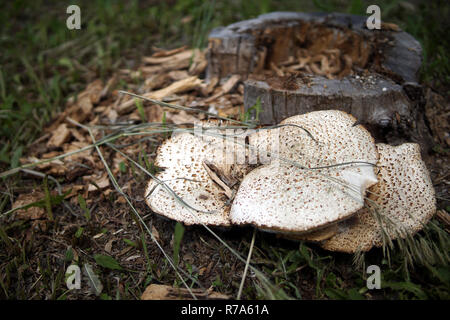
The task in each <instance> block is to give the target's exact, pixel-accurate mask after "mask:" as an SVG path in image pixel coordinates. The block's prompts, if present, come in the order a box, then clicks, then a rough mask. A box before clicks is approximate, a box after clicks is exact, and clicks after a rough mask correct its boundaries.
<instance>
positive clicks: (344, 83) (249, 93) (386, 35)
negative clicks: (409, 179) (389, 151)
mask: <svg viewBox="0 0 450 320" xmlns="http://www.w3.org/2000/svg"><path fill="white" fill-rule="evenodd" d="M366 19H367V17H363V16H355V15H348V14H337V13H334V14H325V13H301V12H274V13H270V14H265V15H261V16H259V17H258V18H256V19H251V20H246V21H241V22H238V23H234V24H232V25H229V26H227V27H221V28H216V29H214V30H213V31H212V32H211V33H210V35H209V50H208V68H207V79H208V80H212V79H217V78H218V79H221V78H225V77H228V76H230V75H232V74H239V75H241V77H242V78H243V79H247V80H246V81H245V86H244V88H245V89H244V106H245V110H249V109H250V108H251V107H252V106H253V105H255V103H256V102H257V100H258V99H259V100H260V102H261V112H260V114H259V120H260V122H261V124H276V123H279V122H280V121H281V120H283V119H285V118H287V117H290V116H292V115H296V114H302V113H306V112H310V111H314V110H327V109H338V110H343V111H346V112H349V113H351V114H352V115H354V116H355V117H356V118H357V119H358V122H359V123H361V124H364V125H366V126H367V127H368V129H369V130H370V131H371V132H372V134H374V136H375V138H376V139H377V140H378V141H383V142H390V143H397V142H398V143H400V142H402V141H405V140H409V141H411V140H412V141H416V142H419V143H421V144H422V145H424V146H426V147H428V139H429V133H428V130H427V128H426V125H425V122H424V119H423V115H424V112H423V105H421V103H420V102H421V100H422V99H421V97H422V88H421V86H420V85H419V84H418V80H417V73H418V70H419V68H420V66H421V61H422V48H421V46H420V44H419V43H418V42H417V41H416V40H415V39H414V38H413V37H412V36H411V35H409V34H408V33H406V32H403V31H401V30H399V28H398V27H397V26H396V25H393V24H382V29H381V30H369V29H367V28H366V26H365V25H366Z"/></svg>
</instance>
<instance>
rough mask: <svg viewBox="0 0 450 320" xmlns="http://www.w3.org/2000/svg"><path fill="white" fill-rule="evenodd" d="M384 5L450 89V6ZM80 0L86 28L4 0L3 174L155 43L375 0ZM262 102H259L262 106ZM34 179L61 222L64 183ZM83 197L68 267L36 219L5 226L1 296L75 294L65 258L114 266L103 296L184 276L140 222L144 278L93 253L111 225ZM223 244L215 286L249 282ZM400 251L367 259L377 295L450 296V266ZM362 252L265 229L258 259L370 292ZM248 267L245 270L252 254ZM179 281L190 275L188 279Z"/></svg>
mask: <svg viewBox="0 0 450 320" xmlns="http://www.w3.org/2000/svg"><path fill="white" fill-rule="evenodd" d="M377 3H378V4H379V6H380V7H381V12H382V19H383V20H386V21H390V22H395V23H397V24H399V25H400V27H402V29H404V30H406V31H407V32H410V33H411V34H412V35H413V36H415V37H416V38H417V39H418V40H419V41H420V42H421V44H422V46H423V50H424V63H423V67H422V70H421V79H422V81H424V83H425V84H426V85H429V86H431V87H433V88H434V89H436V90H438V91H439V92H440V93H441V94H443V95H447V96H448V94H449V93H450V91H449V88H450V58H449V55H448V51H449V43H448V41H449V37H448V36H447V32H448V30H447V28H446V27H445V23H446V21H445V19H446V18H447V17H448V16H449V14H450V13H449V10H450V9H449V8H450V5H448V3H446V2H445V1H443V0H441V1H433V2H425V1H423V2H421V3H420V4H418V5H415V6H411V5H408V4H406V5H405V1H399V0H397V1H386V0H384V1H377ZM71 4H78V5H79V6H80V7H81V14H82V16H81V19H82V29H81V30H72V31H71V30H68V29H67V28H66V27H65V20H66V18H67V15H66V13H65V9H66V6H67V4H66V3H64V2H61V1H54V2H53V4H48V2H47V1H25V0H18V1H8V2H5V3H4V4H2V9H1V10H0V21H2V24H1V27H0V28H1V30H0V46H1V48H2V54H1V55H0V172H3V171H5V170H8V169H10V168H15V167H17V166H18V165H19V159H20V157H21V156H22V155H24V154H26V152H27V149H28V148H29V146H30V144H31V143H32V142H33V141H34V140H35V139H36V138H38V137H39V135H40V134H41V133H42V129H43V127H44V126H45V125H46V124H48V123H50V121H51V119H52V118H53V117H54V116H55V115H56V114H57V113H58V112H60V111H61V110H63V109H64V106H65V103H66V101H67V99H68V98H70V97H72V96H74V95H75V94H77V93H78V92H80V91H81V90H83V89H84V87H85V86H86V84H87V83H89V82H90V81H92V80H94V79H96V78H102V79H107V78H108V77H109V76H110V75H111V74H112V73H113V72H114V71H115V70H117V69H119V68H132V67H133V66H136V65H137V63H139V58H140V57H141V56H142V55H145V54H149V53H150V52H151V48H152V46H161V47H166V48H173V47H177V46H179V45H181V44H188V45H191V46H194V47H202V46H204V45H205V44H206V39H207V34H208V32H209V30H211V29H212V28H213V27H216V26H220V25H227V24H229V23H232V22H235V21H238V20H242V19H247V18H252V17H256V16H257V15H259V14H261V13H267V12H270V11H275V10H279V11H288V10H292V11H295V10H305V11H329V12H331V11H338V12H348V13H354V14H363V15H365V8H366V7H367V5H368V4H371V1H361V0H352V1H348V2H343V1H338V0H315V1H312V2H311V3H306V2H301V1H298V0H285V1H282V0H278V1H277V0H263V1H256V2H253V1H236V0H235V1H219V0H216V1H211V2H209V3H208V2H204V1H200V0H179V1H141V2H137V1H126V2H125V1H73V2H71ZM186 21H190V22H186ZM119 87H120V89H126V84H124V83H122V84H119ZM136 107H137V108H138V110H140V111H139V112H140V113H139V114H140V116H141V117H142V118H144V117H145V115H144V113H143V112H142V106H141V105H139V103H137V105H136ZM255 111H256V112H258V109H257V106H256V107H255ZM244 116H245V115H244ZM138 161H139V164H140V165H141V166H142V167H145V168H147V170H149V171H150V172H154V171H155V170H157V168H155V167H154V165H153V163H149V162H148V157H147V155H146V153H145V149H144V147H142V148H141V152H140V155H139V157H138ZM128 169H131V170H128ZM121 171H122V172H123V173H125V172H126V171H131V172H132V174H133V176H134V177H135V178H136V180H139V179H144V178H145V177H143V176H142V175H140V173H138V172H139V170H138V169H137V168H136V166H135V164H133V163H131V165H130V166H129V167H126V166H125V164H124V165H123V166H121ZM23 181H24V180H23V178H22V176H20V175H16V176H14V177H10V178H7V179H3V180H2V182H1V183H2V194H0V212H4V211H5V209H9V205H10V193H12V192H13V191H14V190H15V189H16V188H20V187H22V186H23ZM28 181H29V180H28ZM35 184H36V185H35V186H34V187H37V188H41V189H42V190H43V191H45V198H44V199H42V200H41V201H38V202H36V203H35V204H33V205H35V206H39V207H41V208H45V210H46V212H47V214H48V216H49V217H50V218H51V219H52V220H53V219H54V220H55V225H57V224H58V217H57V215H56V214H55V211H54V210H55V209H56V208H57V207H58V206H61V201H62V199H63V196H54V195H51V194H50V192H49V190H52V189H53V188H54V182H52V181H50V180H47V179H43V181H42V183H35ZM40 184H41V185H40ZM78 205H79V209H80V212H81V214H82V216H83V218H84V222H88V224H89V225H83V226H77V228H75V230H74V231H73V240H72V242H73V249H72V247H70V251H69V250H68V249H67V248H65V249H61V250H62V252H63V253H64V254H63V255H64V257H63V258H64V261H65V262H64V263H65V265H64V266H60V261H59V260H57V259H56V258H55V256H54V255H47V256H46V257H47V258H45V259H44V258H42V256H39V258H38V259H34V258H35V252H33V250H32V248H33V246H32V243H33V239H34V235H33V234H32V233H31V236H30V237H31V238H30V239H22V240H23V241H19V238H15V237H13V236H12V235H14V234H25V233H26V232H27V231H28V230H30V228H31V226H30V224H29V223H25V222H23V221H22V222H21V221H16V222H9V223H5V224H3V223H2V224H1V225H0V298H2V299H30V298H39V299H42V298H49V299H58V298H59V299H64V298H66V296H67V292H66V290H67V289H66V288H65V285H64V272H65V268H66V267H67V266H68V265H69V264H70V263H80V262H81V261H84V262H89V263H91V264H93V265H94V264H95V266H96V271H103V272H102V273H101V274H100V275H99V277H100V281H102V284H103V285H104V290H103V293H102V295H101V296H100V298H101V299H136V297H139V296H140V294H141V293H142V291H143V289H145V286H146V285H148V284H149V283H151V282H152V281H154V280H155V279H156V280H157V281H159V282H162V283H170V282H172V283H173V282H174V280H175V279H176V277H175V276H174V275H173V270H171V268H170V266H169V264H168V262H167V260H162V261H155V260H154V259H153V256H152V253H151V252H150V248H149V247H147V241H149V239H148V236H147V238H146V233H145V230H143V229H142V226H140V224H139V223H138V221H136V220H134V222H135V226H134V228H135V229H136V231H137V230H138V231H139V232H140V235H139V237H138V238H137V239H136V238H133V239H132V240H131V239H127V238H124V239H122V240H123V242H124V243H125V244H126V245H128V246H129V247H131V250H137V251H142V253H143V255H144V257H145V267H144V269H145V272H144V275H143V280H142V282H139V283H140V285H139V286H138V287H135V284H136V283H138V281H137V279H136V278H135V276H134V275H133V272H128V270H123V267H122V266H120V265H119V264H118V263H117V261H116V260H115V259H114V258H112V257H110V256H107V255H94V252H95V251H93V249H92V246H91V244H89V243H86V241H87V240H86V239H87V238H88V237H87V236H85V234H86V233H89V235H91V234H96V233H98V232H100V230H101V227H99V226H96V225H95V221H93V220H95V212H91V211H90V209H88V207H87V205H86V200H85V199H84V198H83V197H82V196H80V197H79V198H78ZM132 221H133V220H132ZM138 226H140V227H138ZM139 228H140V229H139ZM189 232H190V231H189V230H186V232H185V234H184V238H183V241H187V240H186V237H187V236H188V234H189ZM136 233H138V232H136ZM180 234H181V236H180ZM182 237H183V232H182V231H180V229H179V227H178V229H175V238H176V241H174V254H173V260H174V261H175V262H176V265H178V264H179V263H181V261H180V247H182V246H183V245H184V242H183V244H182V243H181V239H182ZM431 237H433V238H434V239H435V240H436V239H437V238H438V237H439V236H438V235H437V234H436V233H432V234H431ZM250 240H251V239H250V236H249V235H246V236H245V237H244V239H243V240H242V242H241V243H240V244H239V245H240V247H241V250H240V252H248V250H246V249H248V248H247V247H248V246H249V243H250ZM48 241H49V242H50V241H51V240H48ZM436 241H438V240H436ZM55 245H57V244H55ZM216 249H217V252H218V255H219V257H220V261H223V262H224V264H223V268H222V269H221V270H220V274H217V276H216V279H215V281H214V282H213V283H212V285H213V286H214V288H215V289H216V290H220V291H223V292H235V291H237V287H239V279H237V280H236V279H235V280H233V278H232V277H230V274H231V273H232V265H231V264H227V263H226V262H228V261H230V256H229V253H226V250H227V249H226V248H224V247H223V246H221V245H217V247H216ZM75 250H78V251H75ZM80 250H83V252H81V251H80ZM74 252H78V255H80V256H81V257H79V258H78V259H79V260H76V256H75V253H74ZM399 252H400V251H398V250H397V251H395V250H394V251H393V252H392V256H391V257H390V258H391V259H390V261H387V259H385V258H384V257H383V256H382V255H381V254H380V252H379V250H378V251H376V250H375V252H370V253H368V254H366V255H365V256H364V257H363V261H364V263H365V265H369V264H372V263H373V264H379V265H380V266H381V267H382V270H383V281H382V283H384V286H383V289H382V290H381V291H380V292H370V294H373V295H374V296H375V298H380V297H381V298H399V299H424V298H432V299H449V298H450V297H449V283H450V273H449V270H448V268H447V267H445V266H415V267H414V268H411V267H410V266H408V265H407V264H406V263H405V257H403V256H402V255H401V254H399ZM351 260H352V258H351V257H348V256H342V255H339V254H331V253H329V252H325V251H323V250H321V249H320V248H317V247H316V246H314V245H309V244H308V245H307V244H303V243H300V244H295V243H292V242H286V241H279V240H276V239H275V240H274V239H272V238H270V237H266V236H263V235H262V234H260V233H257V237H256V244H255V248H254V250H253V258H252V262H253V263H254V264H256V265H257V267H258V268H259V269H260V270H262V271H264V273H265V274H266V275H270V278H271V281H272V282H273V283H274V284H275V285H276V286H277V287H278V288H280V289H282V290H283V292H285V293H286V294H288V295H289V296H290V297H293V298H298V299H301V298H330V299H361V298H365V297H366V296H365V294H367V289H365V288H366V287H365V279H366V275H365V274H364V268H363V267H362V268H357V269H354V267H352V261H351ZM55 266H58V267H55ZM239 267H242V269H243V264H242V263H241V264H240V265H239ZM186 269H187V273H188V274H189V276H190V278H191V280H192V282H191V283H189V284H190V285H191V286H192V285H193V284H194V280H195V279H196V277H198V272H197V271H196V270H194V268H193V266H192V265H189V264H188V265H186ZM35 270H38V274H39V275H40V276H39V277H38V278H37V279H35V278H33V277H31V275H32V274H34V272H35ZM107 272H113V275H115V276H116V277H121V279H122V280H123V281H122V282H121V285H122V287H120V288H119V287H118V285H117V284H116V281H115V280H114V279H113V277H111V274H109V273H107ZM29 279H33V283H32V284H29V283H27V281H28V280H29ZM186 279H188V278H187V277H186ZM193 279H194V280H193ZM305 279H306V280H307V281H308V284H312V285H311V287H310V288H309V289H308V290H299V285H303V282H302V281H304V280H305ZM236 281H237V283H235V282H236ZM176 283H178V284H180V282H178V280H177V281H176ZM243 298H267V294H266V291H265V290H264V288H263V285H262V284H261V283H260V282H259V281H258V280H255V279H254V278H252V277H247V279H246V285H245V287H244V290H243Z"/></svg>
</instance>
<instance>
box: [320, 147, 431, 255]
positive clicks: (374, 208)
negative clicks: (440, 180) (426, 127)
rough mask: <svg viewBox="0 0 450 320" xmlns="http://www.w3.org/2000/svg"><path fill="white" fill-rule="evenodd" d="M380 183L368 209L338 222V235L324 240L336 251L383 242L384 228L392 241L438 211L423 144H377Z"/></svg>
mask: <svg viewBox="0 0 450 320" xmlns="http://www.w3.org/2000/svg"><path fill="white" fill-rule="evenodd" d="M377 148H378V151H379V153H380V161H379V164H378V166H379V173H378V179H379V183H378V184H376V185H374V186H373V187H371V188H370V189H369V190H370V194H369V196H368V201H367V208H364V209H362V210H360V211H359V212H358V213H357V214H356V215H355V217H352V218H350V219H349V220H348V221H344V222H342V223H340V224H339V225H338V232H337V234H336V235H334V236H333V237H331V238H330V239H328V240H326V241H324V242H323V243H322V247H323V248H325V249H328V250H332V251H341V252H349V253H353V252H356V251H358V250H360V251H367V250H370V249H371V248H372V247H373V246H381V245H383V230H385V232H386V235H387V236H388V237H389V238H390V239H391V240H392V239H396V238H405V237H406V236H407V235H412V234H414V233H415V232H417V231H419V230H421V229H422V228H423V226H424V225H425V224H426V223H427V222H428V220H429V219H430V218H431V217H432V216H433V214H434V213H435V212H436V200H435V194H434V189H433V185H432V182H431V178H430V175H429V172H428V170H427V168H426V165H425V163H424V162H423V161H422V159H421V156H420V147H419V145H417V144H414V143H405V144H402V145H400V146H397V147H393V146H389V145H386V144H377Z"/></svg>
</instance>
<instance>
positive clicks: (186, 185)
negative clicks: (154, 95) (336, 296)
mask: <svg viewBox="0 0 450 320" xmlns="http://www.w3.org/2000/svg"><path fill="white" fill-rule="evenodd" d="M230 128H231V129H230ZM195 131H196V130H194V132H192V131H186V130H185V131H183V132H180V133H176V134H174V135H173V136H172V137H171V138H170V139H168V140H166V141H165V142H164V143H163V144H162V145H161V146H160V148H159V150H158V153H157V157H156V160H155V164H156V165H157V166H159V167H163V168H165V170H164V171H162V172H160V173H158V174H157V175H156V176H155V177H154V179H151V180H150V182H149V184H148V187H147V190H146V201H147V204H148V205H149V206H150V208H151V209H152V210H153V211H154V212H155V213H158V214H160V215H162V216H165V217H168V218H170V219H173V220H177V221H180V222H182V223H184V224H186V225H192V224H205V225H212V226H232V225H254V226H255V227H257V228H259V229H261V230H265V231H270V232H276V233H280V234H282V235H283V236H284V237H287V238H291V239H300V240H307V241H316V242H319V243H320V245H321V246H322V247H323V248H325V249H328V250H332V251H342V252H356V251H359V250H362V251H367V250H369V249H370V248H372V247H373V246H380V245H382V243H383V235H388V236H389V238H390V239H396V238H404V237H406V235H408V234H412V233H414V232H417V231H418V230H420V229H421V228H422V226H423V225H424V224H425V223H426V222H427V221H428V220H429V219H430V218H431V216H432V215H433V214H434V212H435V210H436V207H435V196H434V189H433V187H432V184H431V179H430V176H429V173H428V171H427V169H426V166H425V164H424V162H423V161H422V159H421V156H420V149H419V147H418V145H417V144H413V143H407V144H403V145H400V146H397V147H393V146H389V145H386V144H375V141H374V139H373V137H372V136H371V135H370V133H369V132H368V131H367V130H366V129H365V128H364V127H363V126H361V125H358V124H357V120H356V119H355V118H354V117H353V116H351V115H349V114H347V113H345V112H342V111H337V110H327V111H314V112H310V113H307V114H302V115H296V116H293V117H290V118H288V119H285V120H284V121H282V122H281V123H280V124H279V125H278V126H275V127H273V128H270V129H260V130H258V131H256V132H251V133H248V132H245V131H244V130H242V129H236V128H233V127H230V126H226V125H225V124H222V123H220V122H217V121H213V122H204V123H202V126H201V130H200V131H199V130H197V132H195Z"/></svg>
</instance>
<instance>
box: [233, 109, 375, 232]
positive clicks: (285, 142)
mask: <svg viewBox="0 0 450 320" xmlns="http://www.w3.org/2000/svg"><path fill="white" fill-rule="evenodd" d="M355 122H356V119H355V118H354V117H352V116H351V115H349V114H347V113H345V112H342V111H335V110H331V111H316V112H311V113H308V114H304V115H299V116H294V117H291V118H288V119H286V120H284V121H283V122H282V123H281V125H282V127H280V128H276V129H271V130H266V131H262V132H260V133H258V134H257V136H256V137H250V144H252V145H254V146H260V147H261V148H263V149H264V148H266V147H267V146H265V145H264V143H260V142H261V141H262V140H264V136H272V137H273V136H274V135H277V134H278V135H279V139H278V140H277V141H278V142H279V144H278V150H277V151H275V152H273V150H274V148H273V146H272V147H271V150H272V152H273V153H272V154H271V155H270V156H271V158H272V161H271V162H270V163H269V164H267V165H263V166H261V167H259V168H257V169H255V170H253V171H251V172H250V173H249V174H247V175H246V176H245V177H244V179H243V181H242V183H241V185H240V187H239V191H238V193H237V194H236V197H235V199H234V202H233V206H232V208H231V213H230V216H231V221H232V222H233V223H234V224H253V225H255V226H257V227H259V228H261V229H265V230H268V231H279V232H287V233H291V232H292V233H303V232H308V231H311V230H314V229H318V228H322V227H324V226H326V225H328V224H330V223H335V222H337V221H340V220H342V219H345V218H348V217H349V216H351V215H352V214H354V213H355V212H356V211H358V210H359V209H361V208H362V207H363V205H364V195H365V191H366V188H368V187H369V186H371V185H373V184H375V183H376V182H377V180H376V175H375V173H374V168H373V165H375V164H376V163H377V160H378V152H377V150H376V147H375V143H374V140H373V138H372V137H371V135H370V134H369V132H368V131H367V130H366V129H364V128H363V127H362V126H360V125H356V126H354V124H355ZM267 131H269V132H267ZM294 162H295V163H294ZM351 162H363V163H357V164H355V163H353V164H352V163H351ZM343 163H347V164H346V165H340V164H343ZM371 164H373V165H371ZM299 166H300V167H299ZM302 167H303V168H302ZM317 167H322V168H321V169H312V168H317ZM325 167H326V168H325Z"/></svg>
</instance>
